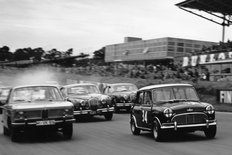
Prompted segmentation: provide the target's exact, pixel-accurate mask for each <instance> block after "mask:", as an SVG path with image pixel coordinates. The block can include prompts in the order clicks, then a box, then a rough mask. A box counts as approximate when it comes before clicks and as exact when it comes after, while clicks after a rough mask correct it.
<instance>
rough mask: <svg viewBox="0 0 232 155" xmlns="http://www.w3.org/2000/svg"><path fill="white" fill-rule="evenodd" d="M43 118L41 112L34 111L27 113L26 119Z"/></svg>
mask: <svg viewBox="0 0 232 155" xmlns="http://www.w3.org/2000/svg"><path fill="white" fill-rule="evenodd" d="M41 117H42V111H41V110H34V111H27V112H26V118H29V119H38V118H41Z"/></svg>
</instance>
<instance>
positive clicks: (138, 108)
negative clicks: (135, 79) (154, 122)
mask: <svg viewBox="0 0 232 155" xmlns="http://www.w3.org/2000/svg"><path fill="white" fill-rule="evenodd" d="M143 94H144V92H143V91H140V92H138V93H137V95H136V101H135V103H134V107H133V114H134V116H135V119H136V123H137V125H138V126H139V127H142V126H143V118H142V116H143V115H142V104H143V97H144V95H143Z"/></svg>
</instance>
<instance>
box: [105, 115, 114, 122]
mask: <svg viewBox="0 0 232 155" xmlns="http://www.w3.org/2000/svg"><path fill="white" fill-rule="evenodd" d="M104 116H105V119H106V120H107V121H110V120H112V118H113V113H106V114H105V115H104Z"/></svg>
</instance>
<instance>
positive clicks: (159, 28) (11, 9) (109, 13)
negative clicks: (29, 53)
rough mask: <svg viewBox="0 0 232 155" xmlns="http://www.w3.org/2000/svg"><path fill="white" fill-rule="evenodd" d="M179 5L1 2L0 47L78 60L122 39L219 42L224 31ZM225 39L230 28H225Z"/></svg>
mask: <svg viewBox="0 0 232 155" xmlns="http://www.w3.org/2000/svg"><path fill="white" fill-rule="evenodd" d="M182 1H184V0H0V47H2V46H5V45H6V46H8V47H10V49H11V52H14V51H15V49H18V48H27V47H31V48H37V47H42V48H43V49H44V50H50V49H53V48H56V49H57V50H59V51H66V50H67V49H69V48H73V50H74V53H73V55H78V54H79V53H88V54H91V53H93V52H94V51H96V50H99V49H101V48H102V47H104V46H106V45H111V44H118V43H123V41H124V37H139V38H143V40H149V39H156V38H163V37H175V38H184V39H193V40H204V41H212V42H219V41H221V40H222V27H221V26H220V25H218V24H215V23H212V22H210V21H208V20H205V19H203V18H200V17H198V16H195V15H193V14H190V13H188V12H186V11H183V10H181V9H179V8H178V7H177V6H175V4H177V3H179V2H182ZM221 22H222V21H221ZM228 39H229V40H232V27H226V35H225V40H226V41H227V40H228Z"/></svg>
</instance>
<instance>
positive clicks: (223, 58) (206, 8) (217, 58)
mask: <svg viewBox="0 0 232 155" xmlns="http://www.w3.org/2000/svg"><path fill="white" fill-rule="evenodd" d="M176 6H178V7H179V8H180V9H182V10H184V11H187V12H189V13H192V14H194V15H197V16H199V17H201V18H204V19H206V20H209V21H211V22H213V23H216V24H219V25H221V26H222V42H220V43H219V45H216V46H215V45H214V46H212V47H210V48H206V49H205V50H202V51H201V52H200V53H195V55H192V56H191V57H183V67H184V66H200V68H201V69H202V68H203V69H204V70H205V71H206V72H208V73H209V74H210V80H211V81H219V80H220V79H223V78H230V79H232V42H231V41H229V40H228V41H227V42H226V43H225V41H224V39H225V27H226V26H228V27H229V26H230V25H231V24H232V18H231V16H232V1H231V0H185V1H183V2H180V3H178V4H176ZM202 12H203V13H204V14H201V13H202ZM210 17H211V18H210ZM212 17H213V18H212ZM200 72H204V71H202V70H201V71H200Z"/></svg>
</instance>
